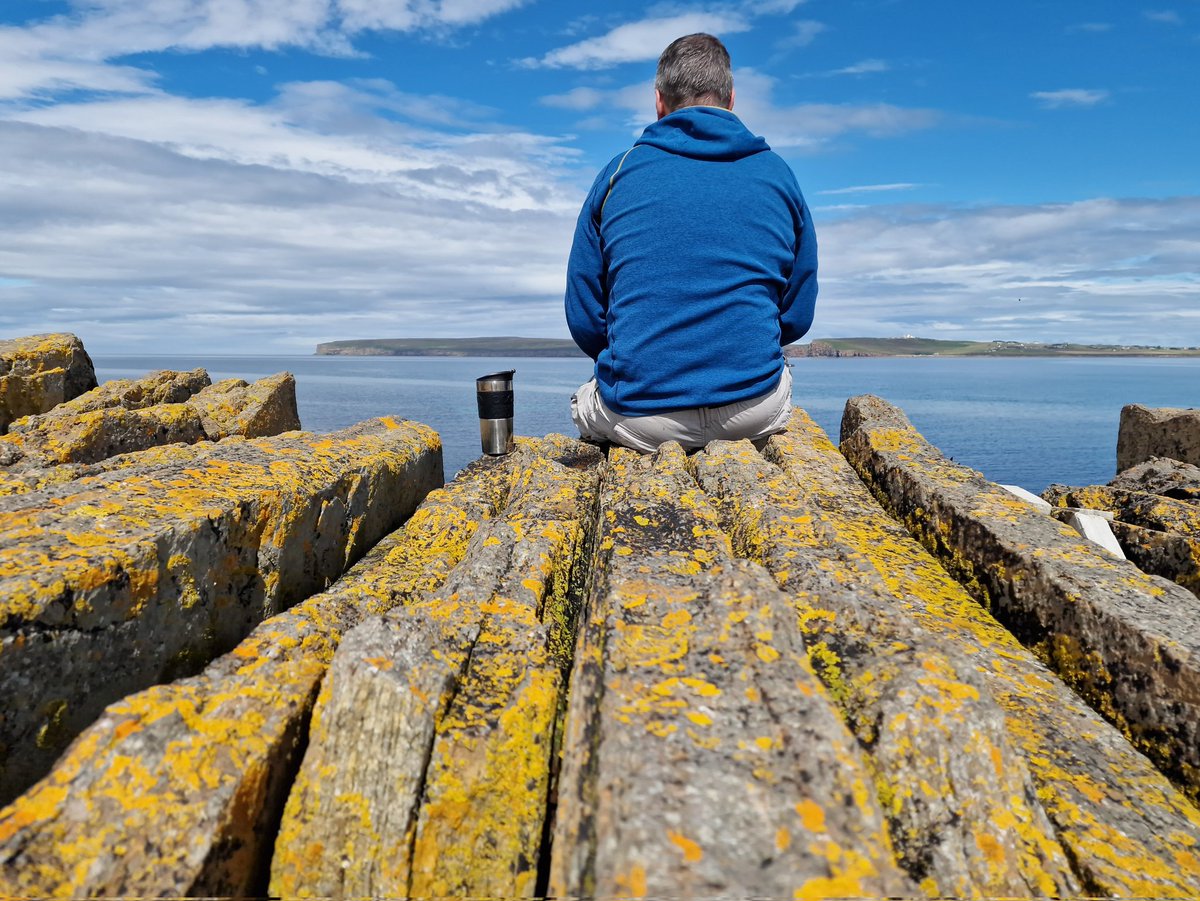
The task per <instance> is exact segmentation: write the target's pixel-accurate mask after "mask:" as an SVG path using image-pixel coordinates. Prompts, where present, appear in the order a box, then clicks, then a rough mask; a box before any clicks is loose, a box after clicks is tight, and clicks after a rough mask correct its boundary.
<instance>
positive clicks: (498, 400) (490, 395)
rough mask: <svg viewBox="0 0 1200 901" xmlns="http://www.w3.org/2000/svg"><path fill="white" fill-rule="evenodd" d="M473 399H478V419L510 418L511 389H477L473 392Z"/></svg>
mask: <svg viewBox="0 0 1200 901" xmlns="http://www.w3.org/2000/svg"><path fill="white" fill-rule="evenodd" d="M475 399H476V400H478V401H479V418H480V419H512V415H513V393H512V392H511V391H479V392H477V393H476V394H475Z"/></svg>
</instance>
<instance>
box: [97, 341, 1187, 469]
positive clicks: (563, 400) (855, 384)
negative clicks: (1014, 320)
mask: <svg viewBox="0 0 1200 901" xmlns="http://www.w3.org/2000/svg"><path fill="white" fill-rule="evenodd" d="M94 360H95V364H96V374H97V376H98V377H99V378H100V379H101V380H102V381H103V380H106V379H112V378H132V377H136V376H138V375H142V374H144V373H146V372H148V371H150V370H153V369H194V368H196V367H204V368H205V369H207V370H208V372H209V374H210V375H211V376H212V377H213V379H214V380H217V379H223V378H233V377H237V378H244V379H246V380H248V381H252V380H254V379H257V378H261V377H262V376H264V375H270V374H272V373H275V372H279V371H280V370H284V369H286V370H288V371H290V372H292V373H294V374H295V376H296V388H297V398H298V402H299V407H300V419H301V422H302V423H303V424H304V427H305V428H306V429H311V430H313V431H329V430H333V429H340V428H344V427H345V426H348V425H352V424H353V423H355V422H359V421H361V420H363V419H367V418H370V417H373V416H381V415H395V416H400V417H403V418H407V419H415V420H417V421H419V422H423V423H426V424H428V425H430V426H432V427H433V428H435V429H437V430H438V432H439V433H440V434H441V436H442V442H443V445H444V448H445V462H446V473H447V477H449V476H451V475H453V474H454V473H455V472H457V471H458V470H459V469H461V468H462V467H463V466H465V465H466V464H467V463H468V462H470V461H471V460H473V459H474V458H475V457H477V456H478V455H479V422H478V418H477V413H476V409H475V377H476V376H480V375H485V374H487V373H489V372H494V371H496V370H499V369H511V368H515V369H516V370H517V374H516V377H515V387H516V429H517V432H518V433H519V434H522V435H544V434H546V433H548V432H563V433H565V434H574V433H575V432H574V426H573V424H572V423H571V416H570V412H569V409H568V404H569V400H570V396H571V393H572V392H573V391H574V390H575V388H576V387H578V386H579V385H580V384H581V383H582V382H583V381H585V380H586V379H587V378H588V377H589V375H590V374H591V363H590V361H588V360H586V359H583V358H580V359H515V360H514V359H492V358H477V357H475V358H463V357H459V358H449V357H317V356H286V357H281V356H270V357H268V356H238V357H233V356H196V357H191V356H170V357H166V356H119V357H118V356H99V357H95V358H94ZM793 376H794V382H795V390H794V395H793V396H794V400H795V402H796V403H797V404H798V405H800V406H802V407H804V408H805V409H806V410H807V411H808V412H809V414H810V415H811V416H812V417H813V419H815V420H816V421H817V422H818V423H819V424H820V425H821V427H822V428H824V429H825V430H826V431H827V432H828V433H829V435H830V437H832V438H833V439H834V440H835V441H836V439H837V433H838V428H839V422H840V419H841V413H842V407H843V405H844V404H845V402H846V398H848V397H851V396H853V395H855V394H864V393H871V394H878V395H879V396H881V397H884V398H886V399H887V400H889V401H891V402H892V403H895V404H897V405H899V406H900V407H902V408H903V409H904V411H905V412H906V413H907V414H908V417H909V419H911V420H912V421H913V424H914V425H916V427H917V428H918V429H920V430H921V432H922V433H923V434H924V435H925V437H926V438H928V439H929V440H930V441H932V442H933V443H934V444H936V445H937V446H938V447H940V448H941V449H942V450H943V451H944V452H945V453H946V454H948V455H949V456H951V457H953V458H954V459H955V460H957V461H958V462H960V463H964V464H966V465H968V466H972V467H974V468H975V469H978V470H980V471H981V472H983V473H984V474H985V475H986V476H987V477H988V478H990V479H992V480H993V481H997V482H1004V483H1012V484H1018V485H1023V486H1025V487H1026V488H1029V489H1030V490H1033V491H1041V490H1042V489H1043V488H1045V487H1046V485H1048V484H1049V483H1051V482H1064V483H1068V484H1076V485H1078V484H1094V483H1099V482H1106V481H1108V480H1109V479H1110V478H1112V476H1113V471H1114V469H1115V459H1116V443H1117V425H1118V422H1119V420H1120V412H1121V407H1122V406H1123V405H1124V404H1127V403H1140V404H1145V405H1147V406H1164V407H1189V406H1198V405H1200V359H1196V358H1186V359H1184V358H1181V359H1153V358H1150V359H1137V358H1126V359H1105V360H1090V359H951V358H946V359H942V358H915V359H894V358H880V359H870V358H867V359H811V360H808V359H806V360H796V361H794V368H793Z"/></svg>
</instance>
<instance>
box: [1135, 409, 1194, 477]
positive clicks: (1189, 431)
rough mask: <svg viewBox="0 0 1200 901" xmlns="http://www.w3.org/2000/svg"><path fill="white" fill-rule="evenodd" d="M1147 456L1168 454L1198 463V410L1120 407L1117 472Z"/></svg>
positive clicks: (1187, 461)
mask: <svg viewBox="0 0 1200 901" xmlns="http://www.w3.org/2000/svg"><path fill="white" fill-rule="evenodd" d="M1151 457H1170V458H1171V459H1172V460H1179V461H1181V462H1183V463H1191V464H1192V465H1194V466H1196V465H1200V410H1194V409H1192V408H1190V407H1189V408H1188V409H1186V410H1180V409H1172V408H1169V407H1157V408H1151V407H1143V406H1142V405H1141V404H1127V405H1126V406H1124V407H1122V408H1121V425H1120V428H1119V431H1118V432H1117V472H1123V471H1124V470H1126V469H1129V468H1130V467H1132V466H1137V465H1138V464H1139V463H1144V462H1145V461H1147V460H1149V459H1150V458H1151Z"/></svg>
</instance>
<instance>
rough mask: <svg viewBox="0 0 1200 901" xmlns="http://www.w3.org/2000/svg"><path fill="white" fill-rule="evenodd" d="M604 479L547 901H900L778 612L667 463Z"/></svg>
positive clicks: (851, 756)
mask: <svg viewBox="0 0 1200 901" xmlns="http://www.w3.org/2000/svg"><path fill="white" fill-rule="evenodd" d="M610 466H611V471H610V474H609V475H608V476H606V483H605V487H604V489H603V492H602V503H601V510H602V517H601V525H600V529H601V531H600V542H599V544H598V550H597V560H596V567H595V569H594V572H593V580H592V588H591V591H590V594H589V599H588V606H587V625H586V628H585V629H584V631H583V633H582V634H581V639H580V645H579V650H578V652H577V654H576V663H575V671H574V674H573V677H572V683H571V697H570V704H569V709H568V720H567V732H566V739H565V741H566V744H565V747H564V755H563V757H564V759H563V772H562V778H561V782H560V790H559V795H558V810H557V822H556V826H555V834H554V844H553V859H552V863H551V873H550V891H551V893H552V894H553V895H555V896H558V897H567V896H572V897H574V896H588V897H591V896H595V897H606V898H607V897H668V896H683V897H719V896H723V895H728V894H736V895H738V896H747V897H772V898H774V897H789V898H791V897H796V898H809V897H813V898H815V897H832V896H837V897H844V896H861V895H903V896H910V895H912V894H913V886H912V885H911V884H910V883H909V882H908V881H907V880H906V879H905V878H904V877H903V875H902V874H901V873H900V871H899V870H898V869H897V868H896V866H895V863H894V861H893V858H892V850H891V846H890V843H889V840H888V836H887V831H886V828H885V826H884V823H883V817H882V815H881V814H880V811H879V807H878V804H877V802H876V799H875V796H874V791H873V789H872V785H871V776H870V773H869V770H868V767H867V765H866V763H865V762H864V760H863V758H862V756H861V754H860V752H859V750H858V746H857V742H856V741H855V740H854V738H853V736H851V735H850V734H849V732H847V730H846V728H845V726H844V725H843V724H842V722H841V720H840V719H839V718H838V715H837V713H836V712H835V710H834V708H833V706H832V705H831V703H830V701H829V698H828V696H827V695H826V693H825V690H824V688H823V687H822V686H821V683H820V682H819V681H818V680H817V679H816V677H815V676H814V674H813V672H812V670H811V668H810V667H809V665H808V663H807V660H806V658H805V649H804V644H803V640H802V638H801V636H800V633H799V630H798V628H797V625H796V615H795V612H794V610H792V608H791V604H790V603H789V601H788V600H787V598H785V597H784V596H783V594H782V593H781V592H780V591H779V589H778V588H777V587H776V586H775V584H774V583H773V581H772V580H771V578H770V576H769V575H768V574H767V573H766V572H765V571H764V570H763V569H762V568H761V567H760V566H757V565H754V564H751V563H747V562H745V561H737V560H734V559H732V557H731V554H730V547H729V542H728V539H727V537H726V536H725V535H724V534H723V533H722V531H721V529H720V525H719V522H718V520H717V516H716V513H715V511H714V510H713V508H712V506H711V505H710V504H709V502H708V501H707V500H706V498H705V496H704V493H703V492H702V491H701V490H699V488H698V486H697V485H696V483H695V481H694V480H693V479H692V478H691V476H690V475H689V474H688V472H687V469H686V463H685V458H684V455H683V453H682V451H681V449H680V448H679V446H678V445H676V444H667V445H665V446H664V447H663V448H660V449H659V451H658V452H657V453H655V454H654V455H652V456H650V457H647V458H643V459H638V458H636V455H634V454H632V453H630V452H626V451H622V450H619V449H614V450H613V452H612V454H611V456H610Z"/></svg>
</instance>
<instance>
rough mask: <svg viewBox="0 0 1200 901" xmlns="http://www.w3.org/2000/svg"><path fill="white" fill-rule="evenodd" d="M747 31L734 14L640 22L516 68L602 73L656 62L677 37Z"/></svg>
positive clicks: (743, 20) (699, 14)
mask: <svg viewBox="0 0 1200 901" xmlns="http://www.w3.org/2000/svg"><path fill="white" fill-rule="evenodd" d="M749 29H750V22H749V20H748V19H747V18H746V17H745V16H743V15H741V14H740V13H736V12H733V13H724V12H712V13H710V12H693V13H682V14H679V15H673V16H666V17H659V18H650V19H642V20H641V21H639V22H627V23H625V24H624V25H618V26H617V27H616V28H614V29H612V30H611V31H609V32H608V33H606V34H603V35H600V36H598V37H593V38H588V39H587V40H584V41H579V42H577V43H575V44H569V45H568V46H566V47H559V48H558V49H556V50H551V51H550V52H548V53H546V54H545V55H544V56H541V57H528V58H526V59H523V60H520V61H519V64H520V65H522V66H524V67H526V68H540V67H545V68H551V69H561V68H570V69H606V68H609V67H611V66H616V65H619V64H621V63H631V62H641V61H645V60H652V59H657V58H658V56H659V54H661V53H662V51H663V48H664V47H666V46H667V44H669V43H671V41H673V40H674V39H675V38H677V37H679V36H680V35H681V34H692V33H694V32H698V31H704V32H709V33H712V34H717V35H721V34H734V33H736V32H741V31H749Z"/></svg>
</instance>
